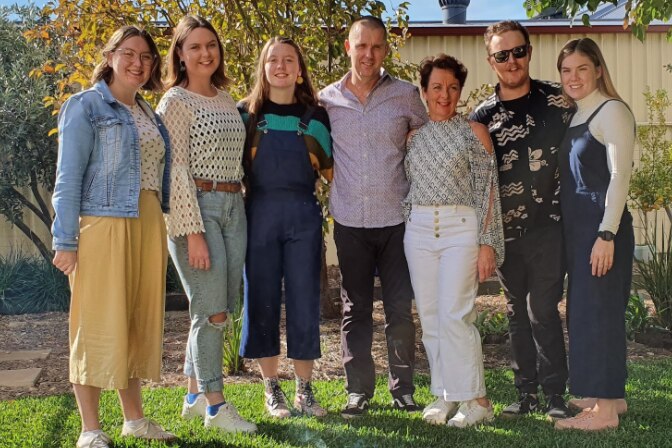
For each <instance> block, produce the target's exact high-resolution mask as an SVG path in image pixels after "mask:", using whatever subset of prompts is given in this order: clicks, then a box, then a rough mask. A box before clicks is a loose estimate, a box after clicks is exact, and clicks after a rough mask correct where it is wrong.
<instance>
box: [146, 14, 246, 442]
mask: <svg viewBox="0 0 672 448" xmlns="http://www.w3.org/2000/svg"><path fill="white" fill-rule="evenodd" d="M166 83H167V85H168V86H169V87H170V90H168V92H166V94H165V95H164V97H163V98H162V99H161V103H160V104H159V107H158V109H157V112H158V113H159V115H160V116H161V117H162V118H163V120H164V121H165V123H166V127H167V128H168V131H169V133H170V140H171V142H172V144H173V149H174V151H173V165H172V175H171V179H172V181H171V182H172V187H173V188H172V189H171V195H170V204H171V210H170V214H169V215H167V217H166V222H167V224H168V236H169V237H170V240H169V244H168V249H169V251H170V256H171V257H172V259H173V262H174V263H175V266H176V267H177V271H178V273H179V274H180V279H181V280H182V284H183V285H184V290H185V291H186V293H187V296H188V297H189V316H190V318H191V329H190V331H189V340H188V342H187V353H186V360H185V364H184V373H185V375H186V376H187V381H188V393H187V395H186V396H185V397H184V403H183V406H182V416H183V417H184V418H188V419H189V418H204V420H205V426H208V427H216V428H219V429H220V430H223V431H229V432H237V431H241V432H254V431H256V429H257V428H256V425H255V424H254V423H250V422H247V421H245V420H243V419H242V418H241V417H240V416H239V415H238V412H237V411H236V409H235V407H233V405H231V404H230V403H226V402H225V401H224V395H223V394H222V382H223V380H222V332H223V330H224V328H225V326H226V325H227V323H228V319H229V317H228V314H229V313H230V312H231V311H233V309H234V308H235V306H236V302H237V300H238V299H239V294H240V284H241V280H242V275H243V263H244V260H245V245H246V220H245V208H244V205H243V198H242V194H241V184H240V180H241V178H242V176H243V170H242V163H241V161H242V157H243V146H244V144H245V126H244V125H243V121H242V120H241V118H240V114H238V111H237V110H236V104H235V102H234V101H233V99H232V98H231V96H230V95H229V94H228V93H227V92H226V91H225V90H223V89H224V88H225V87H226V86H227V85H228V84H229V80H228V79H227V78H226V76H225V74H224V64H223V62H222V44H221V42H220V40H219V37H218V36H217V33H216V32H215V30H214V28H213V27H212V25H211V24H210V23H209V22H208V21H206V20H205V19H203V18H201V17H193V16H187V17H185V18H183V19H182V20H181V21H180V23H179V24H178V26H177V28H176V29H175V34H174V36H173V41H172V44H171V46H170V50H169V52H168V79H167V81H166Z"/></svg>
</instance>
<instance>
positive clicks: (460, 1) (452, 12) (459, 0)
mask: <svg viewBox="0 0 672 448" xmlns="http://www.w3.org/2000/svg"><path fill="white" fill-rule="evenodd" d="M470 1H471V0H439V5H441V9H442V10H443V23H446V24H464V23H466V22H467V6H469V3H470Z"/></svg>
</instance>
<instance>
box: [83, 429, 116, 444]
mask: <svg viewBox="0 0 672 448" xmlns="http://www.w3.org/2000/svg"><path fill="white" fill-rule="evenodd" d="M110 443H112V439H110V436H108V435H107V434H105V433H104V432H103V431H102V430H101V429H96V430H93V431H83V432H82V433H81V434H80V435H79V439H77V445H76V446H77V448H109V447H110Z"/></svg>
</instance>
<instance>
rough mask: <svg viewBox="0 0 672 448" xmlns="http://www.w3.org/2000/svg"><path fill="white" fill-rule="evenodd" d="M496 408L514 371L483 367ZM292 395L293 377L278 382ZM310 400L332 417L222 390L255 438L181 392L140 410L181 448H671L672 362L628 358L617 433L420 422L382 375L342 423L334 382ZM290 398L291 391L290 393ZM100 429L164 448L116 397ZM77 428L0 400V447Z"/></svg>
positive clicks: (66, 436) (38, 404)
mask: <svg viewBox="0 0 672 448" xmlns="http://www.w3.org/2000/svg"><path fill="white" fill-rule="evenodd" d="M486 376H487V378H486V380H487V384H488V387H489V395H490V398H491V399H492V400H493V402H494V403H495V414H496V415H498V414H499V413H500V412H501V410H502V408H503V407H504V406H506V405H507V404H509V402H511V401H512V400H513V399H515V392H514V390H513V386H512V385H511V384H512V376H511V373H510V371H507V370H490V371H487V372H486ZM417 386H418V391H417V393H416V398H417V399H418V401H419V402H420V403H421V404H423V405H424V404H426V403H428V402H429V401H430V399H431V397H430V395H429V394H428V391H427V389H428V378H427V377H424V376H420V377H418V378H417ZM283 387H284V388H285V390H286V392H287V393H288V394H289V393H293V390H292V388H293V382H285V383H284V384H283ZM316 389H317V397H318V399H319V400H320V401H321V403H322V404H323V405H325V406H326V407H327V408H328V409H329V411H330V413H331V414H330V415H329V416H328V417H326V418H325V419H323V420H316V419H311V418H305V417H296V418H291V419H287V420H285V421H274V420H270V419H269V418H267V417H266V416H265V415H264V411H263V403H262V398H261V394H262V388H261V385H260V384H254V385H249V384H246V385H231V386H226V388H225V393H226V395H227V397H228V399H229V400H230V401H231V402H232V403H234V404H235V405H236V406H237V407H238V408H239V410H240V412H241V414H243V416H245V417H246V418H250V419H252V420H254V421H255V422H256V423H257V424H258V426H259V433H258V434H256V435H229V434H219V433H218V432H216V431H214V430H205V429H204V428H203V427H202V422H198V421H191V422H186V421H183V420H181V419H180V417H179V412H180V406H181V403H182V395H183V394H184V392H185V391H184V389H182V388H177V389H153V390H150V389H147V390H145V391H144V397H145V410H146V413H147V415H149V416H151V417H152V418H154V419H156V420H158V421H159V422H160V423H162V424H163V425H164V426H165V427H166V428H167V429H170V430H172V431H174V432H175V433H176V434H177V435H178V436H179V437H180V442H179V443H176V444H173V445H172V446H183V447H197V448H198V447H211V446H225V447H315V448H325V447H338V448H341V447H344V448H345V447H350V448H365V447H366V448H368V447H381V448H382V447H394V448H401V447H414V448H420V447H423V448H424V447H449V446H455V447H460V448H462V447H511V448H519V447H524V446H533V447H591V448H592V447H609V448H616V447H666V446H667V447H672V360H671V359H665V360H658V361H654V362H643V363H631V364H630V381H629V383H628V396H629V398H628V404H629V408H630V410H629V411H628V414H627V415H626V416H625V417H624V418H623V419H622V421H621V426H620V428H619V429H617V430H613V431H608V432H605V433H601V434H582V433H576V432H558V431H555V430H554V429H553V427H552V425H551V424H550V423H548V422H547V421H546V420H545V419H544V418H543V416H541V415H539V416H530V417H525V418H522V419H518V420H514V421H511V420H504V419H501V418H496V419H495V421H494V422H493V423H492V424H490V425H486V426H481V427H477V428H470V429H466V430H465V429H455V428H447V427H435V426H430V425H427V424H425V423H423V421H422V419H421V418H420V414H418V413H416V414H413V415H408V414H404V413H400V412H398V411H394V410H392V408H391V406H390V404H389V400H390V399H389V394H388V393H387V391H386V379H385V378H381V379H380V380H379V382H378V387H377V393H376V396H375V397H374V400H373V402H372V406H373V409H372V410H371V412H370V414H369V416H367V417H363V418H361V419H358V420H356V421H352V422H346V421H345V420H343V419H342V418H341V417H340V416H339V414H338V411H339V410H340V408H341V406H342V405H343V403H344V401H345V397H346V396H345V392H344V390H343V382H342V381H332V382H321V383H317V384H316ZM290 397H291V395H290ZM102 416H103V428H104V429H105V430H106V431H107V433H108V434H109V435H110V436H112V438H113V439H114V442H115V445H114V446H117V447H144V446H156V447H159V446H170V445H166V444H162V443H157V442H155V443H145V442H138V441H134V440H127V439H122V438H121V436H120V431H121V423H122V417H121V412H120V410H119V406H118V402H117V399H116V396H115V395H114V394H113V393H110V392H107V393H105V394H103V399H102ZM78 434H79V416H78V414H77V409H76V404H75V400H74V397H73V396H72V395H62V396H54V397H48V398H39V399H35V398H26V399H19V400H15V401H9V402H0V446H1V447H73V446H74V445H75V441H76V439H77V437H78Z"/></svg>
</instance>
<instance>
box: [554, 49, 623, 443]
mask: <svg viewBox="0 0 672 448" xmlns="http://www.w3.org/2000/svg"><path fill="white" fill-rule="evenodd" d="M558 70H559V71H560V76H561V79H562V86H563V90H564V92H565V94H566V95H567V96H568V97H569V98H570V99H571V100H573V101H574V102H575V103H576V106H577V111H576V114H575V115H574V117H573V118H572V122H571V126H570V128H569V129H568V131H567V134H566V135H565V139H564V141H563V143H562V145H561V147H560V152H559V161H560V165H559V166H560V192H561V196H560V197H561V199H560V201H561V205H562V222H563V229H564V232H565V242H566V243H565V245H566V251H567V261H568V273H569V287H568V291H567V301H568V303H567V308H568V325H569V377H570V392H571V393H572V394H573V395H577V396H580V397H584V398H583V399H576V400H571V401H570V405H573V407H575V408H579V409H580V410H581V413H579V414H578V415H577V416H576V417H573V418H570V419H566V420H559V421H558V422H556V424H555V427H556V428H557V429H579V430H584V431H597V430H602V429H607V428H614V427H617V426H618V414H619V413H623V412H625V410H626V403H625V399H624V397H625V381H626V378H627V369H626V364H625V362H626V343H625V308H626V305H627V302H628V298H629V296H630V283H631V280H632V258H633V251H634V236H633V229H632V217H631V216H630V213H629V212H628V210H627V208H626V205H625V203H626V199H627V194H628V185H629V183H630V174H631V172H632V157H633V149H634V142H635V132H634V131H635V122H634V117H633V116H632V113H631V112H630V109H629V108H628V106H627V105H626V104H625V103H624V102H623V101H622V100H621V98H620V97H619V96H618V93H617V92H616V90H615V88H614V86H613V84H612V82H611V78H610V76H609V72H608V70H607V66H606V64H605V62H604V58H603V57H602V54H601V52H600V49H599V47H598V46H597V44H596V43H595V42H594V41H592V40H591V39H588V38H584V39H574V40H571V41H569V42H568V43H567V44H566V45H565V46H564V48H563V49H562V51H561V52H560V56H559V58H558Z"/></svg>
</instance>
